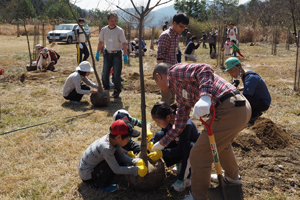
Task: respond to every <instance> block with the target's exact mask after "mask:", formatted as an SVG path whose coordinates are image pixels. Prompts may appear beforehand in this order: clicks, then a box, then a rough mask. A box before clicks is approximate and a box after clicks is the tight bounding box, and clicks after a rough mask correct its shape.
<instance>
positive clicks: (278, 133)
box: [232, 117, 295, 151]
mask: <svg viewBox="0 0 300 200" xmlns="http://www.w3.org/2000/svg"><path fill="white" fill-rule="evenodd" d="M294 141H295V140H294V139H293V138H292V137H291V136H290V135H289V134H287V133H286V132H285V131H284V130H282V129H281V128H279V127H278V126H277V125H276V124H275V123H274V122H273V121H271V120H270V119H267V118H262V117H261V118H259V119H258V120H257V121H256V122H255V124H254V126H252V127H251V128H250V129H244V130H243V131H242V132H241V133H239V135H238V136H237V137H236V138H235V140H234V142H233V144H232V145H233V146H234V147H239V148H241V149H242V150H244V151H251V150H256V151H257V150H262V149H265V148H268V149H284V148H286V147H288V146H290V145H291V144H292V143H293V142H294Z"/></svg>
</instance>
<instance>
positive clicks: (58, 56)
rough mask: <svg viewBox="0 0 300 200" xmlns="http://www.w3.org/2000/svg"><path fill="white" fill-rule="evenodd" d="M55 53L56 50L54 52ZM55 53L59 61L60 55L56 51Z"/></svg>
mask: <svg viewBox="0 0 300 200" xmlns="http://www.w3.org/2000/svg"><path fill="white" fill-rule="evenodd" d="M53 51H54V50H53ZM54 53H56V56H57V60H58V59H59V58H60V55H59V54H58V53H57V52H56V51H54Z"/></svg>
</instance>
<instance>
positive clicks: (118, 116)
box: [113, 109, 134, 126]
mask: <svg viewBox="0 0 300 200" xmlns="http://www.w3.org/2000/svg"><path fill="white" fill-rule="evenodd" d="M125 117H126V118H127V119H126V118H125ZM124 118H125V119H126V120H128V121H129V122H130V123H132V119H131V116H130V114H129V113H128V112H127V110H124V109H120V110H117V111H116V112H115V113H114V115H113V120H114V121H116V120H118V119H124ZM132 125H133V124H132ZM133 126H134V125H133Z"/></svg>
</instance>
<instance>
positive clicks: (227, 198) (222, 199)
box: [200, 106, 244, 200]
mask: <svg viewBox="0 0 300 200" xmlns="http://www.w3.org/2000/svg"><path fill="white" fill-rule="evenodd" d="M210 110H211V111H212V113H213V115H212V118H211V121H210V123H209V124H207V123H206V122H205V121H204V120H203V119H202V118H201V117H200V121H201V122H202V123H203V124H204V125H205V127H206V129H207V134H208V139H209V143H210V148H211V152H212V156H213V159H214V163H215V167H216V171H217V175H218V180H219V186H218V187H216V188H208V189H207V194H208V198H209V199H210V200H243V199H244V198H243V191H242V185H240V184H230V185H228V184H226V185H225V183H224V179H223V175H222V170H221V164H220V160H219V155H218V151H217V145H216V142H215V136H214V133H213V131H212V127H211V126H212V123H213V121H214V119H215V116H216V112H215V107H214V106H211V107H210Z"/></svg>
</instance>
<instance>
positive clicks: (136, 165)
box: [78, 119, 148, 192]
mask: <svg viewBox="0 0 300 200" xmlns="http://www.w3.org/2000/svg"><path fill="white" fill-rule="evenodd" d="M138 135H139V132H138V131H137V130H134V129H133V128H132V125H131V123H130V122H129V121H127V120H122V119H118V120H116V121H114V122H113V123H112V125H111V126H110V130H109V134H107V135H105V136H103V137H101V138H100V139H98V140H96V141H95V142H93V143H92V144H91V145H90V146H89V147H88V148H87V149H86V150H85V152H84V153H83V155H82V157H81V159H80V162H79V166H78V173H79V176H80V178H81V179H82V181H83V182H85V183H88V184H90V185H91V186H92V187H94V188H96V189H98V190H104V191H107V192H114V191H116V190H117V189H118V188H119V186H118V185H117V184H111V181H112V179H113V178H114V176H115V175H116V174H132V175H135V176H137V175H139V176H140V177H144V176H146V174H147V172H148V168H147V166H146V165H145V162H144V160H143V159H140V158H131V157H129V156H127V155H126V154H125V153H124V152H123V150H122V147H123V146H125V145H126V144H127V143H128V142H129V138H130V137H137V136H138Z"/></svg>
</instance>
